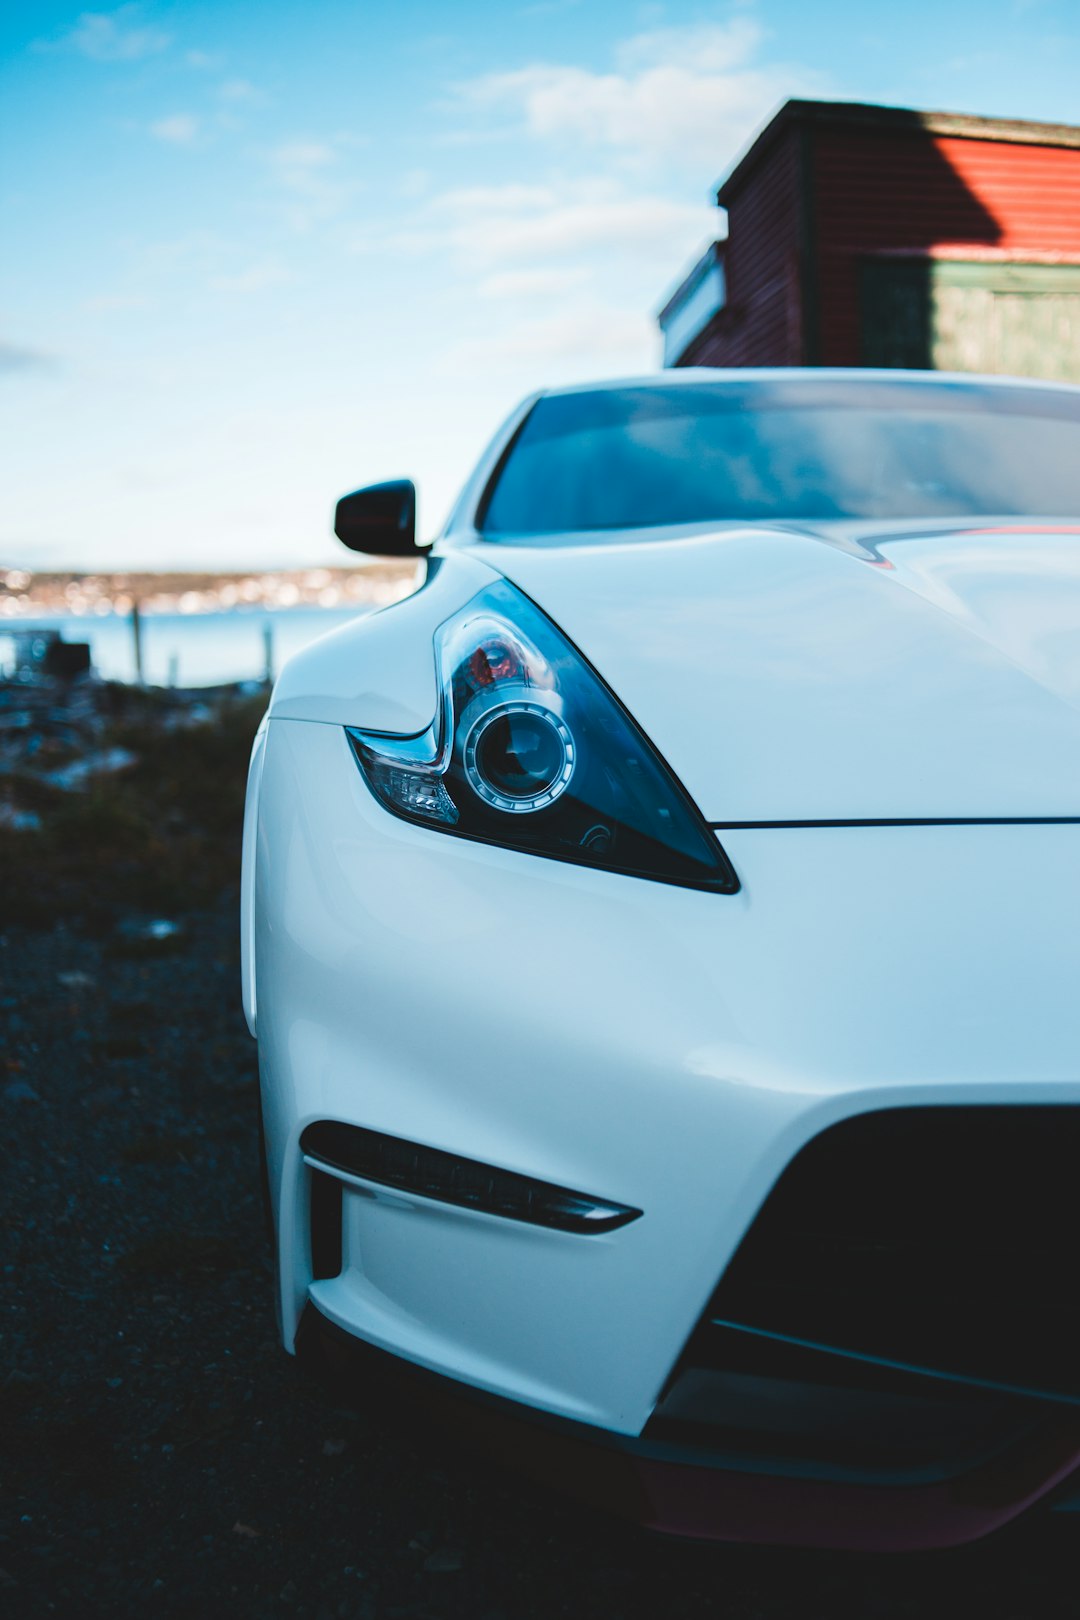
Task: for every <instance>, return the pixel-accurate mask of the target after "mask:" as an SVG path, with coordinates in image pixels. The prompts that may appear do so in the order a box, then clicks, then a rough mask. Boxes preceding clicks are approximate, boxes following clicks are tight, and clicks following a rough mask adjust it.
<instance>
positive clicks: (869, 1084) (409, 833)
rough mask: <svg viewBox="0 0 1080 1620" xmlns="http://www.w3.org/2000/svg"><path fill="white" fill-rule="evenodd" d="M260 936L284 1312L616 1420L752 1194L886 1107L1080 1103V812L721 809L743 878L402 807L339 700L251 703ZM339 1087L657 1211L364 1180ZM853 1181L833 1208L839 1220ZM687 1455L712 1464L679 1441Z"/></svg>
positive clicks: (540, 1175)
mask: <svg viewBox="0 0 1080 1620" xmlns="http://www.w3.org/2000/svg"><path fill="white" fill-rule="evenodd" d="M259 803H260V809H259V823H258V833H257V837H256V839H255V846H256V852H255V856H254V859H253V860H252V862H251V878H252V880H253V881H254V884H255V888H256V891H257V892H256V898H255V905H254V908H253V915H254V917H255V918H256V925H255V932H254V937H253V940H252V953H251V954H252V958H253V961H254V965H255V981H256V994H255V998H254V999H255V1000H256V1001H257V1005H258V1033H259V1047H260V1065H261V1071H262V1083H263V1108H264V1118H265V1124H266V1134H267V1146H268V1160H269V1171H270V1183H271V1193H272V1199H273V1203H274V1208H275V1217H276V1224H277V1234H278V1245H279V1260H280V1288H281V1314H282V1323H283V1331H284V1337H285V1340H286V1343H287V1344H289V1345H292V1343H293V1340H294V1337H295V1333H296V1328H297V1324H298V1322H299V1320H300V1316H301V1313H302V1311H303V1310H304V1308H305V1305H306V1304H307V1303H308V1302H309V1301H310V1302H313V1303H314V1304H315V1305H316V1306H317V1308H318V1310H319V1312H320V1313H321V1314H322V1316H323V1317H325V1318H326V1319H328V1320H329V1321H330V1322H332V1323H336V1324H337V1325H338V1326H339V1327H341V1328H342V1329H344V1330H345V1331H347V1332H349V1333H351V1334H355V1335H357V1336H358V1337H360V1338H362V1339H364V1340H365V1341H367V1342H368V1343H369V1344H371V1345H374V1346H377V1347H380V1348H383V1349H385V1350H389V1351H391V1352H393V1353H394V1354H395V1355H398V1356H401V1357H404V1358H406V1359H407V1360H408V1361H411V1362H413V1363H415V1364H417V1365H419V1366H420V1367H424V1368H428V1369H431V1370H432V1371H436V1372H439V1373H443V1374H446V1375H448V1376H449V1377H451V1378H453V1379H456V1380H459V1381H461V1382H462V1383H464V1384H467V1385H470V1386H472V1387H474V1388H476V1389H478V1390H481V1391H487V1392H489V1393H490V1394H493V1395H496V1396H499V1397H502V1398H505V1399H508V1400H511V1401H514V1402H517V1403H521V1404H522V1405H524V1406H526V1407H534V1408H536V1409H538V1410H540V1411H542V1412H544V1413H546V1414H548V1415H550V1416H553V1417H555V1418H556V1419H560V1420H567V1421H571V1422H574V1423H578V1424H583V1425H587V1426H588V1427H589V1428H591V1429H597V1430H603V1431H606V1432H608V1433H610V1434H612V1435H615V1436H622V1437H625V1438H628V1439H629V1438H633V1437H637V1436H640V1435H641V1434H642V1432H643V1431H644V1430H645V1427H646V1424H647V1423H648V1421H649V1419H650V1417H651V1415H652V1414H653V1413H654V1411H655V1409H656V1406H657V1402H658V1400H659V1399H660V1397H661V1394H662V1392H663V1391H664V1390H665V1387H666V1386H667V1384H668V1380H669V1377H670V1375H671V1373H672V1370H673V1368H675V1367H676V1365H677V1363H678V1361H679V1358H680V1355H681V1354H682V1352H683V1349H684V1347H685V1346H686V1344H687V1342H688V1340H689V1339H690V1337H691V1335H692V1334H693V1332H694V1329H695V1327H696V1324H697V1323H698V1322H699V1320H700V1319H701V1316H702V1313H703V1311H704V1309H705V1306H706V1303H707V1302H708V1300H709V1299H710V1298H711V1296H712V1294H713V1291H714V1289H715V1288H716V1285H717V1282H718V1279H719V1278H720V1277H721V1275H722V1274H723V1273H724V1271H725V1269H726V1267H727V1266H728V1264H729V1262H730V1260H731V1258H732V1256H733V1255H734V1253H735V1251H736V1249H737V1248H738V1246H739V1244H740V1242H741V1240H742V1238H743V1236H744V1234H745V1233H746V1232H747V1229H748V1228H749V1227H750V1225H751V1222H752V1221H753V1219H754V1216H755V1214H756V1213H757V1211H758V1210H759V1208H760V1207H761V1206H762V1204H763V1202H764V1201H765V1198H766V1196H767V1194H768V1193H769V1191H770V1189H771V1188H772V1186H773V1185H774V1183H775V1182H776V1181H777V1179H778V1178H779V1176H780V1175H781V1172H782V1171H783V1170H784V1168H785V1167H786V1166H787V1165H788V1164H789V1162H790V1161H791V1160H792V1159H793V1158H794V1157H795V1156H796V1154H797V1153H798V1152H799V1150H800V1149H801V1148H802V1147H803V1146H804V1145H805V1144H806V1143H807V1142H809V1141H810V1140H811V1139H812V1138H814V1137H816V1136H817V1135H818V1134H819V1133H820V1132H822V1131H824V1130H825V1129H827V1128H828V1127H829V1126H831V1125H834V1124H836V1123H837V1122H838V1121H841V1120H844V1119H847V1118H849V1117H851V1116H854V1115H859V1114H863V1113H866V1112H869V1111H872V1110H880V1109H887V1108H907V1107H916V1106H918V1107H934V1106H940V1105H943V1104H948V1105H954V1106H957V1105H963V1106H967V1105H977V1104H984V1105H994V1104H1016V1103H1020V1102H1023V1103H1024V1104H1025V1105H1028V1106H1033V1105H1037V1104H1040V1103H1047V1104H1050V1103H1055V1104H1077V1103H1080V1079H1078V1076H1080V1061H1078V1058H1077V1053H1078V1052H1080V1040H1078V1036H1080V1013H1078V1009H1077V998H1076V996H1075V988H1074V987H1075V984H1076V983H1077V980H1078V969H1080V939H1078V934H1077V930H1076V929H1075V926H1074V919H1075V917H1076V916H1077V915H1080V861H1077V859H1076V843H1077V838H1078V836H1080V830H1078V829H1077V828H1075V827H1067V826H1064V827H1063V826H1045V827H1042V826H1040V827H992V826H984V827H907V828H844V829H841V828H836V829H813V828H810V829H783V830H781V829H772V830H757V831H750V830H746V831H741V832H737V833H735V832H729V833H725V835H724V843H725V848H726V849H727V851H728V853H729V855H730V856H731V858H732V860H733V862H734V864H735V867H736V869H737V871H738V872H739V875H740V878H741V880H742V883H743V888H742V891H741V893H740V894H738V895H736V896H722V895H713V894H705V893H699V892H696V891H692V890H682V889H677V888H672V887H668V886H665V885H662V884H655V883H650V882H645V881H641V880H635V879H629V878H623V877H619V876H615V875H610V874H606V873H601V872H593V871H590V870H586V869H582V868H575V867H567V866H562V865H560V864H559V863H557V862H554V861H547V860H543V859H539V858H536V857H531V856H526V855H519V854H515V853H513V852H509V851H503V850H499V849H492V848H488V847H486V846H480V845H474V844H470V843H467V842H465V841H462V840H456V839H451V838H447V837H444V836H441V835H440V834H438V833H437V832H429V831H427V830H425V829H422V828H417V827H413V826H411V825H408V824H406V823H404V822H400V821H397V820H395V819H394V818H392V817H390V816H389V815H388V814H387V813H386V812H385V811H383V810H382V809H381V808H380V807H379V806H378V805H377V804H376V803H375V801H374V799H373V798H372V797H371V795H370V794H369V792H368V790H367V789H366V787H365V785H364V783H363V780H362V778H361V776H360V773H359V771H358V770H357V768H356V765H355V762H354V760H353V758H352V755H351V752H350V750H349V748H348V744H347V741H346V737H345V734H344V731H343V730H342V729H341V728H340V727H338V726H334V725H327V724H320V723H315V722H308V721H285V720H276V719H274V720H271V722H270V726H269V728H268V734H267V744H266V749H265V756H264V762H263V775H262V785H261V792H260V798H259ZM319 1120H339V1121H344V1122H347V1123H352V1124H355V1125H359V1126H363V1127H366V1128H367V1129H368V1130H372V1131H378V1132H385V1133H387V1134H388V1135H390V1136H393V1137H396V1138H400V1139H405V1140H407V1141H412V1142H416V1143H419V1144H422V1145H424V1146H427V1147H432V1148H436V1149H439V1150H441V1151H443V1152H446V1153H451V1154H457V1155H461V1156H462V1157H464V1158H467V1159H470V1160H478V1161H482V1162H484V1163H487V1164H490V1165H493V1166H498V1167H500V1168H501V1169H504V1170H506V1171H510V1172H513V1173H516V1174H517V1175H519V1176H523V1177H530V1178H534V1179H535V1180H537V1181H540V1182H544V1183H551V1184H554V1185H556V1186H559V1187H565V1188H577V1189H582V1190H583V1191H587V1192H588V1193H590V1194H593V1195H595V1196H596V1197H598V1198H602V1199H608V1200H611V1201H612V1202H614V1203H617V1204H622V1205H626V1206H631V1207H633V1208H635V1209H640V1210H642V1211H643V1212H644V1214H643V1216H642V1218H641V1219H639V1220H636V1221H634V1222H632V1223H631V1224H629V1225H626V1226H624V1227H622V1228H620V1229H618V1230H615V1231H610V1232H604V1233H598V1234H596V1235H592V1236H586V1237H582V1236H580V1235H577V1234H574V1233H569V1232H564V1231H554V1230H550V1229H545V1228H543V1227H534V1226H529V1225H527V1224H524V1223H520V1222H512V1221H507V1220H503V1219H500V1218H499V1217H498V1216H496V1215H491V1214H487V1213H484V1212H483V1211H480V1210H476V1209H469V1208H461V1207H454V1206H452V1205H448V1204H444V1203H441V1202H438V1201H436V1200H432V1199H427V1198H424V1197H423V1196H416V1195H413V1194H409V1193H404V1192H402V1191H400V1190H388V1189H386V1188H379V1187H378V1186H376V1185H374V1184H364V1182H363V1181H362V1179H361V1180H360V1181H358V1182H356V1183H353V1184H350V1185H349V1186H348V1187H347V1188H346V1189H345V1192H344V1196H343V1200H342V1253H341V1269H340V1271H339V1272H338V1274H337V1275H335V1276H324V1277H321V1278H317V1277H316V1276H315V1275H314V1267H313V1264H312V1253H311V1231H310V1220H311V1197H310V1194H311V1181H310V1178H311V1171H310V1169H309V1168H308V1166H306V1165H305V1164H304V1160H303V1154H302V1152H301V1147H300V1137H301V1133H302V1132H303V1131H304V1129H305V1127H307V1126H308V1125H309V1124H311V1123H313V1122H316V1121H319ZM857 1218H858V1212H857V1211H853V1220H857ZM699 1472H700V1470H699Z"/></svg>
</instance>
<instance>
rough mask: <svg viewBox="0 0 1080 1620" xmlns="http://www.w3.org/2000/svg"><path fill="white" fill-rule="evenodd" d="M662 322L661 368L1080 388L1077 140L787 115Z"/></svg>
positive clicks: (882, 111) (1064, 128) (745, 162)
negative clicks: (1002, 377)
mask: <svg viewBox="0 0 1080 1620" xmlns="http://www.w3.org/2000/svg"><path fill="white" fill-rule="evenodd" d="M717 201H718V203H719V204H720V206H721V207H722V208H724V209H726V210H727V218H728V235H727V239H726V240H725V241H722V242H716V243H714V244H713V245H712V246H710V248H709V249H708V251H707V252H706V253H705V255H704V256H703V257H702V258H701V259H700V260H699V261H698V263H697V264H696V265H695V266H694V268H693V269H692V270H691V271H690V274H689V275H688V276H687V277H686V279H685V280H684V281H683V283H682V284H681V286H680V287H679V288H678V289H677V290H676V292H675V293H674V294H673V295H672V297H671V298H670V299H669V300H668V302H667V303H666V304H665V306H664V308H663V309H662V310H661V312H660V316H659V321H660V327H661V331H662V333H663V338H664V364H665V365H666V366H687V365H697V366H700V365H706V366H777V365H779V366H797V365H823V366H912V367H932V368H934V369H936V370H944V371H988V372H1005V373H1012V374H1016V375H1020V376H1031V377H1047V378H1053V379H1055V380H1057V381H1061V382H1078V381H1080V128H1077V127H1074V126H1072V125H1067V124H1039V123H1029V122H1021V121H1017V120H1011V119H999V118H974V117H967V116H963V115H960V114H953V113H928V112H916V111H911V110H908V109H906V108H899V107H873V106H862V105H859V104H857V103H850V102H827V101H788V102H786V103H785V105H784V106H783V107H782V108H781V109H780V111H779V112H778V113H777V114H776V116H775V117H774V118H773V119H772V120H771V122H770V123H768V124H767V125H766V127H765V128H764V129H763V130H762V131H761V133H760V134H759V135H758V136H757V138H756V139H755V140H754V141H753V143H752V145H751V146H750V147H749V149H748V150H747V151H746V152H745V154H744V155H743V156H742V157H741V158H740V159H739V161H738V162H737V163H736V164H735V166H734V168H733V169H732V170H731V172H730V173H729V174H728V175H727V177H726V178H725V179H724V181H723V182H722V184H721V185H720V187H719V190H718V192H717Z"/></svg>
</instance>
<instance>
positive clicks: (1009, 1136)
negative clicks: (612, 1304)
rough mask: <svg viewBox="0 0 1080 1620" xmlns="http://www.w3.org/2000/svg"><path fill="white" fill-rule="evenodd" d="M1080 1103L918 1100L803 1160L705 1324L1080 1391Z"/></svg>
mask: <svg viewBox="0 0 1080 1620" xmlns="http://www.w3.org/2000/svg"><path fill="white" fill-rule="evenodd" d="M1078 1164H1080V1108H1075V1107H1069V1108H1067V1107H1057V1106H1051V1107H1016V1108H1014V1107H993V1108H987V1107H971V1108H954V1107H949V1108H905V1109H889V1110H884V1111H882V1112H879V1113H871V1114H864V1115H861V1116H859V1117H857V1118H855V1119H850V1120H846V1121H844V1122H843V1123H842V1124H839V1125H835V1126H833V1127H832V1128H831V1129H830V1130H827V1131H825V1132H823V1133H822V1134H821V1135H820V1136H818V1137H816V1138H815V1139H814V1140H813V1141H812V1142H810V1143H809V1144H808V1145H807V1146H806V1147H805V1148H803V1150H802V1152H801V1153H799V1154H798V1155H797V1156H796V1158H795V1159H794V1160H793V1161H792V1163H791V1164H790V1165H789V1167H788V1168H787V1170H786V1171H785V1172H784V1174H783V1175H782V1176H781V1178H780V1180H779V1181H778V1183H777V1185H776V1187H775V1188H774V1190H773V1192H772V1193H771V1194H770V1196H769V1197H768V1199H767V1200H766V1202H765V1204H764V1206H763V1208H762V1209H761V1211H760V1213H759V1214H758V1216H757V1219H756V1220H755V1221H754V1223H753V1225H752V1226H751V1228H750V1231H749V1232H748V1233H747V1235H746V1237H745V1239H744V1240H743V1242H742V1244H741V1246H740V1247H739V1249H738V1251H737V1253H736V1255H735V1258H734V1260H733V1261H732V1263H731V1264H730V1266H729V1267H728V1269H727V1271H726V1273H725V1274H724V1277H723V1278H722V1280H721V1282H720V1285H719V1287H718V1289H717V1291H716V1293H715V1295H714V1297H713V1299H712V1301H711V1302H710V1305H709V1307H708V1309H707V1311H706V1313H705V1317H704V1319H703V1322H702V1329H701V1330H699V1339H698V1343H699V1345H700V1333H701V1332H705V1333H706V1334H707V1332H708V1329H709V1327H710V1326H712V1327H714V1328H715V1329H716V1331H718V1332H720V1333H723V1332H724V1331H725V1330H726V1328H728V1327H735V1328H743V1329H745V1328H748V1329H751V1330H755V1331H757V1332H759V1333H764V1334H770V1335H778V1336H782V1337H783V1338H785V1339H788V1340H798V1341H801V1342H802V1343H803V1344H806V1345H817V1346H821V1347H823V1348H826V1349H831V1350H840V1351H843V1352H846V1353H847V1354H849V1355H856V1356H863V1357H869V1358H880V1359H882V1360H885V1361H889V1362H892V1363H895V1364H899V1365H901V1366H903V1367H907V1368H911V1369H927V1370H934V1371H937V1372H943V1373H946V1374H948V1375H951V1376H953V1377H958V1378H960V1379H970V1380H978V1381H985V1382H988V1383H992V1384H995V1385H998V1386H999V1387H1002V1386H1003V1387H1006V1388H1010V1389H1013V1390H1020V1391H1030V1392H1039V1393H1043V1394H1046V1395H1057V1396H1059V1397H1061V1398H1064V1399H1077V1398H1080V1294H1078V1292H1077V1290H1076V1287H1075V1277H1076V1265H1077V1259H1078V1256H1080V1179H1078V1176H1077V1165H1078Z"/></svg>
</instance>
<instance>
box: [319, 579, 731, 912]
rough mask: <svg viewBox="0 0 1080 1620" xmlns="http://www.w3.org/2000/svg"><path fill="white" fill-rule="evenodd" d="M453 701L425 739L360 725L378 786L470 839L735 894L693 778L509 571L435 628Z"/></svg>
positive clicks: (442, 674) (395, 801)
mask: <svg viewBox="0 0 1080 1620" xmlns="http://www.w3.org/2000/svg"><path fill="white" fill-rule="evenodd" d="M435 661H436V668H437V671H438V677H439V690H440V693H441V701H440V705H439V712H438V714H437V716H436V719H435V722H434V724H433V725H432V726H431V727H430V728H429V729H428V731H426V732H425V733H423V735H421V736H419V737H389V736H385V735H382V734H379V733H375V732H367V731H360V730H357V729H355V728H354V727H349V728H347V729H348V736H349V740H350V742H351V743H352V747H353V751H354V753H355V755H356V759H357V762H358V764H359V766H360V769H361V771H362V773H363V775H364V779H365V780H366V782H367V784H368V786H369V787H370V788H371V790H372V792H373V793H374V794H375V796H376V798H377V799H379V801H380V802H381V803H382V804H383V805H385V806H386V808H387V809H388V810H390V811H392V812H393V814H394V815H397V816H402V817H404V818H405V819H406V820H407V821H414V822H418V823H420V824H421V825H423V826H425V827H431V828H433V829H436V830H438V831H439V832H445V833H451V834H453V835H454V836H455V837H458V838H472V839H477V840H479V841H480V842H482V843H488V844H500V845H503V846H505V847H507V848H510V849H518V850H524V851H527V852H528V853H530V854H533V855H546V856H549V857H551V858H553V859H555V860H562V861H573V862H576V863H577V864H579V865H582V866H598V867H603V868H604V869H605V870H607V871H611V872H623V873H627V874H630V875H632V876H634V877H645V878H654V879H658V880H660V881H662V882H665V883H679V884H684V885H689V886H691V887H694V888H708V889H718V890H720V891H721V892H722V893H724V894H734V893H735V892H736V891H737V890H738V887H739V880H738V878H737V877H736V875H735V872H734V870H733V869H732V867H731V864H730V862H729V861H728V859H727V857H726V856H725V854H724V852H723V850H722V849H721V848H720V845H719V844H718V842H717V840H716V838H715V837H714V835H713V833H712V832H711V831H710V829H709V827H708V826H707V825H706V824H705V822H704V821H703V819H702V817H701V816H700V814H699V813H698V811H697V809H696V808H695V806H694V805H693V803H692V802H691V800H690V798H689V796H688V795H687V793H686V791H685V790H684V788H683V787H682V786H681V784H680V783H679V782H678V781H677V780H676V778H675V776H674V775H673V774H672V772H671V770H670V769H669V768H668V766H667V765H665V763H664V761H663V760H662V759H661V757H660V755H659V754H658V753H657V752H656V749H655V748H654V747H653V746H652V744H651V743H650V742H649V740H648V738H647V737H645V736H644V735H643V733H642V732H641V730H640V729H639V728H638V726H636V725H635V723H634V721H633V720H632V719H631V718H630V716H629V715H628V714H627V712H626V710H625V709H624V708H623V707H622V705H621V704H620V703H619V701H618V699H617V698H616V697H615V696H614V694H613V693H612V692H611V691H609V690H608V688H607V687H606V686H605V685H604V683H603V681H602V680H601V679H600V677H599V675H597V673H596V672H595V670H593V669H591V668H590V666H589V665H588V664H587V663H586V662H585V659H584V658H583V657H582V655H581V654H580V653H579V652H578V651H577V650H576V648H574V647H573V646H572V645H571V644H570V642H568V641H567V640H566V638H565V636H563V635H562V633H561V632H560V631H559V630H558V629H557V628H556V626H555V625H554V624H552V622H551V620H550V619H548V618H547V617H546V616H545V615H544V614H543V613H541V611H540V609H539V608H537V607H536V606H535V604H534V603H532V602H530V601H529V599H528V598H527V597H525V596H523V595H522V594H521V592H520V591H518V590H516V589H515V588H514V587H513V586H511V585H509V584H507V583H506V582H505V581H500V582H499V583H498V584H495V585H490V586H488V587H487V588H485V589H484V590H483V591H481V592H480V593H479V595H477V596H474V597H473V599H472V600H471V601H470V602H468V603H467V604H466V606H465V607H464V608H462V609H461V611H460V612H458V613H456V614H455V615H454V616H453V618H451V619H448V620H447V621H446V622H445V623H444V624H442V625H440V626H439V628H438V630H437V631H436V632H435Z"/></svg>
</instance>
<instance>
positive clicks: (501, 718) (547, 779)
mask: <svg viewBox="0 0 1080 1620" xmlns="http://www.w3.org/2000/svg"><path fill="white" fill-rule="evenodd" d="M462 765H463V768H464V771H465V780H466V781H467V782H468V784H469V786H470V787H471V788H472V790H473V792H474V793H475V794H477V796H478V797H479V798H481V799H483V800H484V801H485V802H486V803H487V804H491V805H494V806H495V808H496V809H497V810H505V811H509V812H510V813H514V812H517V813H518V814H521V813H522V812H528V811H533V810H544V809H546V808H547V806H548V805H549V804H554V802H555V800H556V799H557V798H558V797H559V795H560V794H561V793H564V792H565V791H566V788H567V786H568V785H569V782H570V778H571V776H573V774H574V739H573V737H572V736H571V735H570V731H569V729H568V727H567V726H566V725H565V723H564V722H563V721H562V720H561V719H560V718H559V716H558V715H557V714H556V713H555V711H554V710H553V709H551V708H549V707H547V706H546V705H543V704H540V703H536V702H530V701H529V700H528V699H524V698H519V699H517V700H516V701H510V702H503V703H499V704H498V705H497V706H496V707H495V708H491V709H488V710H487V711H486V713H483V714H481V715H480V717H479V719H477V720H476V721H474V723H473V725H472V727H471V729H470V731H469V733H468V735H467V736H466V738H465V745H464V748H463V749H462Z"/></svg>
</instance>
